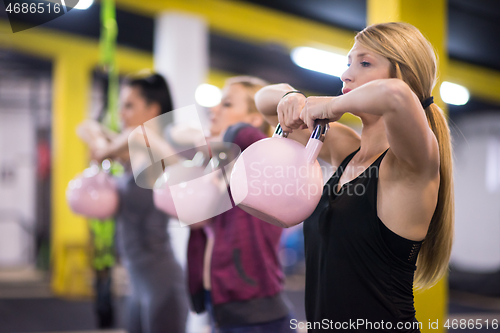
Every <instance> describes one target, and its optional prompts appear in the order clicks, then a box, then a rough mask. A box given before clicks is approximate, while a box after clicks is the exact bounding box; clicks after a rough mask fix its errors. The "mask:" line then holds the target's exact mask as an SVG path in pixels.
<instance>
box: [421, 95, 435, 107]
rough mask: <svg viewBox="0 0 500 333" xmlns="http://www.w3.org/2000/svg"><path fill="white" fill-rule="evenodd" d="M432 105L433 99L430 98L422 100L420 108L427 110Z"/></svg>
mask: <svg viewBox="0 0 500 333" xmlns="http://www.w3.org/2000/svg"><path fill="white" fill-rule="evenodd" d="M432 103H434V97H433V96H431V97H429V98H426V99H424V101H423V102H422V107H423V108H424V110H425V109H427V108H428V107H429V106H430V105H431V104H432Z"/></svg>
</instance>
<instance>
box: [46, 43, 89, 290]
mask: <svg viewBox="0 0 500 333" xmlns="http://www.w3.org/2000/svg"><path fill="white" fill-rule="evenodd" d="M90 75H91V65H90V64H89V63H87V62H86V61H84V60H82V58H81V57H79V56H78V55H77V54H71V52H69V53H65V54H64V55H60V56H58V57H57V58H55V62H54V72H53V82H54V85H53V114H52V119H53V120H52V239H51V254H52V255H51V258H52V276H53V277H52V289H53V291H54V292H55V293H56V294H58V295H64V296H73V297H75V296H88V295H90V294H91V290H92V289H91V283H90V281H91V279H90V274H91V273H90V272H91V271H90V266H89V262H88V255H87V252H88V251H87V249H88V238H89V236H88V227H87V222H86V221H85V219H83V218H82V217H78V216H75V215H74V214H73V213H72V212H71V211H70V209H69V207H68V205H67V203H66V197H65V192H66V187H67V185H68V182H69V181H70V180H71V179H72V178H73V177H74V176H75V175H76V174H77V173H79V172H81V171H83V169H84V168H85V167H86V166H87V163H88V157H87V151H86V148H85V146H84V144H83V143H82V142H81V141H80V139H79V138H78V137H77V135H76V131H75V129H76V126H77V125H78V124H79V123H80V122H81V121H83V120H84V119H85V118H86V116H87V106H88V100H89V98H90V84H91V82H90Z"/></svg>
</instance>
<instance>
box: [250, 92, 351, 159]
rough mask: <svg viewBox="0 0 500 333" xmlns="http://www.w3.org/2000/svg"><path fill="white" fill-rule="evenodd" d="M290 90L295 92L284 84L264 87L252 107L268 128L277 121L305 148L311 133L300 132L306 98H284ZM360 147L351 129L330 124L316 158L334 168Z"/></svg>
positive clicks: (301, 96)
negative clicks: (255, 107) (301, 116)
mask: <svg viewBox="0 0 500 333" xmlns="http://www.w3.org/2000/svg"><path fill="white" fill-rule="evenodd" d="M293 90H295V89H294V88H293V87H292V86H290V85H289V84H286V83H280V84H275V85H270V86H267V87H264V88H262V89H261V90H259V91H258V92H257V93H256V94H255V104H256V106H257V109H258V110H259V111H260V113H262V115H263V116H264V118H265V119H266V121H267V122H268V123H269V124H270V125H271V126H276V125H277V124H278V122H279V123H280V124H281V126H282V127H283V129H284V130H287V131H291V133H290V134H289V135H288V137H289V138H290V139H293V140H295V141H297V142H300V143H301V144H303V145H306V144H307V141H308V140H309V137H310V135H311V130H308V129H302V128H303V127H304V126H303V125H304V122H303V121H302V119H301V118H300V114H301V112H302V109H303V107H304V105H305V101H306V98H305V97H304V96H303V95H302V94H299V93H294V94H289V95H287V96H285V97H284V98H283V95H284V94H286V93H287V92H289V91H293ZM359 145H360V138H359V135H358V134H357V133H356V132H355V131H354V130H353V129H351V128H349V127H347V126H345V125H342V124H339V123H331V124H330V130H329V131H328V133H327V135H326V138H325V142H324V144H323V147H322V148H321V151H320V154H319V157H320V158H321V159H323V160H324V161H326V162H329V163H331V164H332V165H333V166H338V165H340V163H341V162H342V160H343V159H344V158H345V157H346V156H347V155H349V154H350V153H352V152H353V151H354V150H355V149H356V148H358V147H359Z"/></svg>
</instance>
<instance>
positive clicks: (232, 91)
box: [187, 76, 295, 333]
mask: <svg viewBox="0 0 500 333" xmlns="http://www.w3.org/2000/svg"><path fill="white" fill-rule="evenodd" d="M265 85H267V83H265V82H264V81H262V80H260V79H258V78H255V77H248V76H238V77H233V78H230V79H228V80H227V81H226V84H225V87H224V89H223V96H222V100H221V103H220V104H219V105H217V106H215V107H213V108H212V109H211V110H210V111H211V112H210V121H211V123H210V133H211V136H212V139H211V140H214V139H213V138H214V137H219V138H221V140H223V141H224V142H232V143H235V144H237V145H238V146H239V147H240V148H241V150H242V151H243V150H245V149H246V148H247V147H248V146H250V145H251V144H252V143H254V142H256V141H258V140H261V139H264V138H266V137H267V136H266V135H265V134H264V133H263V132H262V131H266V128H265V125H264V123H265V121H264V120H263V119H262V115H261V114H260V113H259V112H258V110H257V108H256V106H255V102H254V95H255V93H256V92H257V91H258V90H259V89H261V88H262V87H264V86H265ZM267 127H269V125H267ZM193 226H196V224H195V225H193ZM282 231H283V229H282V228H279V227H276V226H274V225H271V224H269V223H266V222H264V221H262V220H259V219H258V218H256V217H254V216H252V215H250V214H248V213H246V212H245V211H243V210H241V209H240V208H239V207H233V208H232V209H230V210H228V211H226V212H224V213H222V214H220V215H218V216H215V217H213V218H212V219H211V221H210V222H209V223H207V224H206V225H205V226H203V228H202V229H201V228H196V229H195V228H193V229H191V234H190V237H189V244H188V255H187V258H188V276H189V292H190V295H191V301H192V305H193V308H194V310H195V311H196V312H199V313H200V312H204V311H208V313H209V314H210V317H211V322H212V332H217V333H284V332H295V330H294V329H292V328H290V317H291V315H290V309H289V307H288V302H287V300H286V297H285V295H284V292H283V282H284V274H283V272H282V269H281V265H280V263H279V260H278V246H279V241H280V237H281V233H282Z"/></svg>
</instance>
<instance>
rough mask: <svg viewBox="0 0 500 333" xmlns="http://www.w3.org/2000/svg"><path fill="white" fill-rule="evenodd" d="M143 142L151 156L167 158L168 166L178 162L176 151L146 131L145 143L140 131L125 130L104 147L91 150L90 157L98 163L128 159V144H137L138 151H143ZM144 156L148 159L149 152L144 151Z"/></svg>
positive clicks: (160, 138) (149, 131) (151, 132)
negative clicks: (109, 159) (115, 159)
mask: <svg viewBox="0 0 500 333" xmlns="http://www.w3.org/2000/svg"><path fill="white" fill-rule="evenodd" d="M145 142H147V146H148V147H149V149H151V151H152V153H153V156H165V157H168V164H172V163H176V162H178V160H179V158H178V157H177V156H176V155H177V154H176V151H175V150H174V149H173V148H172V147H171V146H170V145H169V144H168V142H167V141H165V140H164V139H163V138H162V137H161V136H160V135H158V134H156V133H155V132H154V131H153V130H148V131H147V141H146V139H145V137H144V135H143V134H142V131H134V130H132V129H125V130H124V131H123V132H122V133H120V134H119V135H117V136H116V137H115V138H114V139H112V140H109V141H107V144H106V145H104V146H101V147H97V148H95V149H93V150H92V157H93V158H95V159H96V160H98V161H102V160H104V159H106V158H111V159H114V158H120V159H129V144H132V145H133V144H135V143H137V147H138V149H145V145H144V144H145ZM136 151H137V150H136ZM144 155H145V156H148V158H149V152H147V151H144Z"/></svg>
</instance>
